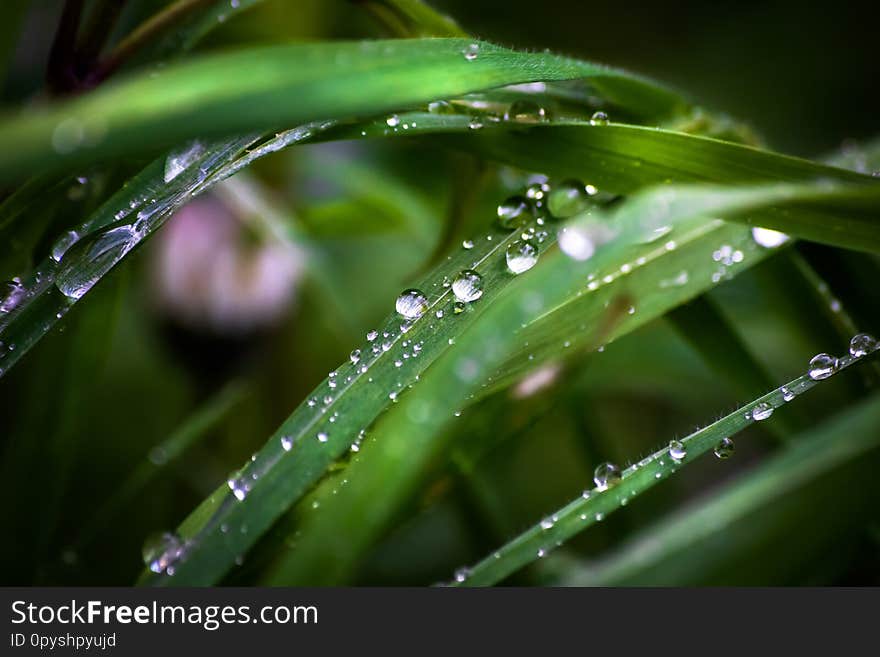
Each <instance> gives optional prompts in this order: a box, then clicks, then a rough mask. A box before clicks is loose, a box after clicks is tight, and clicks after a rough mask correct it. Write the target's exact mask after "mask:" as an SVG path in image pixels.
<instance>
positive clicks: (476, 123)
mask: <svg viewBox="0 0 880 657" xmlns="http://www.w3.org/2000/svg"><path fill="white" fill-rule="evenodd" d="M482 127H483V122H482V121H481V120H480V119H479V118H478V117H476V116H474V117H472V118H471V120H470V123H468V128H470V129H471V130H479V129H481V128H482Z"/></svg>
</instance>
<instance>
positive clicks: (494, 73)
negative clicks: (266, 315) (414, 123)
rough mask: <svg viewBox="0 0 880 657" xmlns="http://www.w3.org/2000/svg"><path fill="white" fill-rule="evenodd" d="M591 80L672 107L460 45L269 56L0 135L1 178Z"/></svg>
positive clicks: (26, 118) (530, 56)
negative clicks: (536, 85)
mask: <svg viewBox="0 0 880 657" xmlns="http://www.w3.org/2000/svg"><path fill="white" fill-rule="evenodd" d="M575 78H590V79H591V80H592V81H593V83H594V84H595V85H596V86H597V88H599V90H600V91H601V92H602V93H604V94H606V95H607V96H609V97H610V98H611V99H612V100H614V99H619V100H621V101H622V102H623V104H625V105H627V106H632V107H644V108H645V110H646V111H650V112H652V113H668V112H672V111H674V110H675V109H676V108H677V107H679V106H680V105H681V104H682V103H681V101H680V100H679V99H678V97H677V96H675V95H674V94H672V93H671V92H668V91H666V90H665V89H663V88H662V87H659V86H657V85H654V84H652V83H648V82H646V81H644V80H642V79H641V78H637V77H635V76H633V75H630V74H625V73H622V72H619V71H616V70H614V69H611V68H608V67H605V66H600V65H597V64H591V63H587V62H580V61H577V60H573V59H568V58H564V57H559V56H556V55H550V54H546V53H521V52H516V51H512V50H508V49H506V48H501V47H499V46H495V45H492V44H489V43H486V42H481V41H473V42H471V41H469V40H466V39H402V40H390V41H369V42H341V43H318V44H295V45H283V46H267V47H261V48H253V49H249V50H246V51H240V52H231V53H226V54H219V55H212V56H205V57H202V58H199V59H196V60H192V61H189V62H187V63H181V64H178V65H175V66H170V67H168V68H166V69H164V70H163V71H162V72H161V73H158V74H148V75H140V76H137V77H130V78H128V79H127V80H124V81H122V80H120V81H115V82H113V83H112V84H108V85H106V86H105V87H103V88H101V89H99V90H97V91H95V92H94V93H91V94H89V95H87V96H83V97H80V98H78V99H76V100H72V101H69V102H67V103H65V104H62V105H59V106H56V107H52V108H50V109H48V110H46V111H43V112H39V113H38V112H33V111H31V112H29V113H28V114H27V115H23V116H17V117H7V120H6V121H4V122H3V123H2V125H0V178H10V177H20V176H22V175H25V174H27V173H31V172H33V171H35V170H37V169H38V168H41V167H43V168H45V167H47V166H51V167H56V166H60V165H67V166H73V165H76V164H82V163H84V162H87V161H90V160H95V159H98V158H101V157H107V156H110V155H119V154H123V153H124V154H128V155H130V154H132V153H134V152H137V151H142V150H144V148H145V147H146V148H150V149H155V148H161V147H163V146H166V147H170V146H172V145H173V144H175V143H178V142H180V141H182V140H184V139H187V138H192V137H208V136H217V135H228V134H234V133H236V132H244V131H257V130H273V129H277V128H279V127H282V126H283V125H285V124H287V125H290V124H299V123H305V122H308V121H314V120H327V119H334V118H342V117H350V116H353V115H354V116H356V115H366V114H375V113H379V112H383V111H390V110H394V109H399V108H400V107H404V106H406V105H409V104H415V103H425V102H428V101H430V100H433V99H435V98H442V97H448V96H456V95H461V94H465V93H468V92H472V91H480V90H484V89H490V88H493V87H498V86H502V85H507V84H514V83H519V82H530V81H534V80H564V79H575Z"/></svg>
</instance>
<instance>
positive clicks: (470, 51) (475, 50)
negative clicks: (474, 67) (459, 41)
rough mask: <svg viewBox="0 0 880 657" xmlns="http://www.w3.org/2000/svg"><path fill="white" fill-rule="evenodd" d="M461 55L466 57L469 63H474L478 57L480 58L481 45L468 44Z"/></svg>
mask: <svg viewBox="0 0 880 657" xmlns="http://www.w3.org/2000/svg"><path fill="white" fill-rule="evenodd" d="M461 54H462V55H464V58H465V59H466V60H468V61H469V62H472V61H474V60H475V59H476V58H477V57H479V56H480V44H479V43H470V44H468V45H467V46H466V47H465V49H464V50H462V51H461Z"/></svg>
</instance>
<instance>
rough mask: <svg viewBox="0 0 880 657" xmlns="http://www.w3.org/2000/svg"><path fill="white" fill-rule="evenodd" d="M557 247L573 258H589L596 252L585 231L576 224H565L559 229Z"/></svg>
mask: <svg viewBox="0 0 880 657" xmlns="http://www.w3.org/2000/svg"><path fill="white" fill-rule="evenodd" d="M559 248H560V249H561V250H562V252H563V253H564V254H565V255H567V256H568V257H569V258H573V259H574V260H589V259H590V258H591V257H593V253H595V252H596V246H595V245H594V244H593V240H592V239H590V236H589V235H588V234H587V231H585V230H584V229H582V228H579V227H577V226H566V227H564V228H563V229H562V230H561V231H559Z"/></svg>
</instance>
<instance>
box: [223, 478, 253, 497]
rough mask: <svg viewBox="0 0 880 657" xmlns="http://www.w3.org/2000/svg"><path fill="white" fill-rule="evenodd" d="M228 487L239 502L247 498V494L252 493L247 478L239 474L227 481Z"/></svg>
mask: <svg viewBox="0 0 880 657" xmlns="http://www.w3.org/2000/svg"><path fill="white" fill-rule="evenodd" d="M226 485H227V486H228V487H229V490H231V491H232V494H233V495H234V496H235V499H237V500H238V501H239V502H241V501H242V500H243V499H244V498H246V497H247V494H248V493H250V492H251V484H250V482H249V481H248V480H247V479H246V478H245V477H242V476H239V474H238V473H235V474H234V475H232V476H230V477H229V479H227V480H226Z"/></svg>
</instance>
